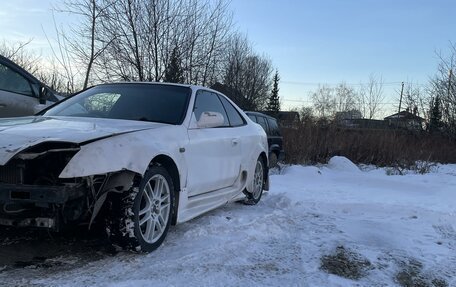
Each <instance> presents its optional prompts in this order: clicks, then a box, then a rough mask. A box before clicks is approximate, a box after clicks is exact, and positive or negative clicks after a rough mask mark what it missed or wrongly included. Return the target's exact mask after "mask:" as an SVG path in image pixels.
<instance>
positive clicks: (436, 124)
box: [429, 96, 443, 132]
mask: <svg viewBox="0 0 456 287" xmlns="http://www.w3.org/2000/svg"><path fill="white" fill-rule="evenodd" d="M442 126H443V123H442V110H441V107H440V98H439V96H437V97H435V99H434V100H433V101H432V102H431V111H430V119H429V132H436V131H439V130H440V129H441V128H442Z"/></svg>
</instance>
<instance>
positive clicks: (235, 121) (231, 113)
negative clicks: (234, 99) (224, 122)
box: [219, 96, 245, 127]
mask: <svg viewBox="0 0 456 287" xmlns="http://www.w3.org/2000/svg"><path fill="white" fill-rule="evenodd" d="M219 98H220V100H221V101H222V104H223V107H224V108H225V111H226V113H227V115H228V119H229V121H230V125H231V126H232V127H239V126H243V125H245V121H244V119H243V118H242V117H241V115H239V113H238V111H237V110H236V108H235V107H233V105H232V104H231V103H230V102H228V100H227V99H225V98H224V97H223V96H219Z"/></svg>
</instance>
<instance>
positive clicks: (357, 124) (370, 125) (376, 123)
mask: <svg viewBox="0 0 456 287" xmlns="http://www.w3.org/2000/svg"><path fill="white" fill-rule="evenodd" d="M341 125H343V126H345V127H348V128H358V129H388V128H389V127H388V123H387V122H386V121H384V120H370V119H352V120H344V121H343V122H342V123H341Z"/></svg>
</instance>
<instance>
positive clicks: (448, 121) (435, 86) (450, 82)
mask: <svg viewBox="0 0 456 287" xmlns="http://www.w3.org/2000/svg"><path fill="white" fill-rule="evenodd" d="M437 56H438V57H439V61H440V62H439V65H438V68H437V73H436V75H435V76H434V77H433V78H432V79H431V83H430V89H429V93H430V95H431V97H432V98H434V99H435V98H437V97H438V98H439V99H440V101H441V108H442V121H443V123H444V125H445V129H446V131H447V132H448V133H449V134H451V135H452V136H456V77H455V71H456V43H450V45H449V49H448V53H447V54H446V55H445V54H443V53H441V52H439V53H437Z"/></svg>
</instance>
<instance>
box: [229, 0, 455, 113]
mask: <svg viewBox="0 0 456 287" xmlns="http://www.w3.org/2000/svg"><path fill="white" fill-rule="evenodd" d="M232 8H233V10H234V18H235V21H236V23H237V25H238V26H239V30H240V31H244V32H246V33H247V34H248V36H249V38H250V39H251V41H252V42H253V43H254V44H255V48H256V49H257V50H258V51H262V52H264V53H266V54H267V55H269V56H270V58H271V59H272V61H273V63H274V66H275V67H277V68H278V70H279V73H280V74H281V79H282V83H281V86H280V87H281V93H280V95H281V96H282V98H284V99H285V100H287V99H289V100H291V99H302V100H308V93H309V90H312V89H315V88H316V86H315V85H309V84H296V83H293V84H292V83H290V82H303V83H330V84H336V83H339V82H341V81H345V82H347V83H360V82H364V81H366V80H367V78H368V76H369V74H370V73H375V74H377V75H382V76H383V79H384V81H385V82H401V81H413V82H417V83H426V82H427V81H428V79H429V77H430V76H431V75H432V74H434V72H435V70H436V66H437V62H438V60H437V57H436V55H435V51H437V50H442V51H445V50H446V49H447V47H448V44H449V41H453V42H454V41H456V1H454V0H434V1H431V0H429V1H424V0H416V1H415V0H409V1H406V0H343V1H342V0H321V1H299V0H281V1H275V0H232ZM399 88H400V84H397V85H389V86H388V87H386V88H385V92H386V93H387V94H388V95H389V96H390V100H389V101H390V102H391V101H392V100H393V99H395V98H396V95H395V91H396V90H398V89H399ZM285 104H286V105H289V104H293V102H287V101H285Z"/></svg>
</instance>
